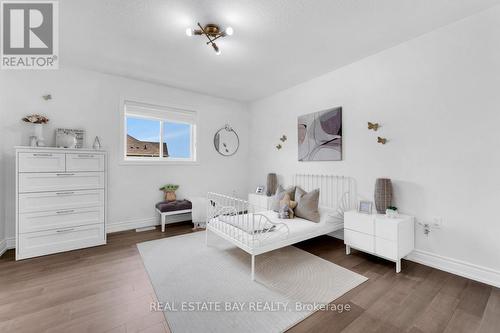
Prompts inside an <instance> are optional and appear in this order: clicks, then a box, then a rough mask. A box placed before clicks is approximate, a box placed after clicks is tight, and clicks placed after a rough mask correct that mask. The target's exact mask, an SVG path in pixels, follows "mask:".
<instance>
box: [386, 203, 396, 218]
mask: <svg viewBox="0 0 500 333" xmlns="http://www.w3.org/2000/svg"><path fill="white" fill-rule="evenodd" d="M385 216H387V217H391V218H393V217H398V208H397V207H394V206H389V207H387V209H386V210H385Z"/></svg>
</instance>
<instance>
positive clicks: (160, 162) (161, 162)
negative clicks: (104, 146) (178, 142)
mask: <svg viewBox="0 0 500 333" xmlns="http://www.w3.org/2000/svg"><path fill="white" fill-rule="evenodd" d="M119 165H138V166H139V165H149V166H151V165H192V166H196V165H200V162H199V161H179V160H177V161H175V160H173V161H168V160H156V161H155V160H150V161H140V160H126V159H122V160H121V161H120V163H119Z"/></svg>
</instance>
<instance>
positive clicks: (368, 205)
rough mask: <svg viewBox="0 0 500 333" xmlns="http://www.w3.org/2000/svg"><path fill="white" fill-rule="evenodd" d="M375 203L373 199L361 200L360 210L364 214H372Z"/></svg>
mask: <svg viewBox="0 0 500 333" xmlns="http://www.w3.org/2000/svg"><path fill="white" fill-rule="evenodd" d="M372 206H373V203H372V202H371V201H360V202H359V207H358V212H360V213H363V214H371V213H372Z"/></svg>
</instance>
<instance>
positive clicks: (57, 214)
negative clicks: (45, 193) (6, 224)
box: [19, 205, 104, 233]
mask: <svg viewBox="0 0 500 333" xmlns="http://www.w3.org/2000/svg"><path fill="white" fill-rule="evenodd" d="M96 223H104V206H102V205H101V206H98V207H90V208H75V209H60V210H52V211H47V212H37V213H26V214H20V215H19V232H20V233H27V232H34V231H44V230H51V229H58V228H68V227H78V226H82V225H87V224H96Z"/></svg>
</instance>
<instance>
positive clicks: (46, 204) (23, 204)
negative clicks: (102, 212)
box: [19, 190, 104, 214]
mask: <svg viewBox="0 0 500 333" xmlns="http://www.w3.org/2000/svg"><path fill="white" fill-rule="evenodd" d="M103 203H104V190H83V191H58V192H43V193H22V194H19V213H20V214H24V213H35V212H44V211H49V210H61V209H71V208H84V207H95V206H100V205H102V204H103Z"/></svg>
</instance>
